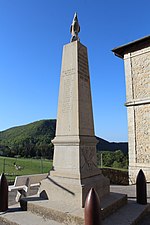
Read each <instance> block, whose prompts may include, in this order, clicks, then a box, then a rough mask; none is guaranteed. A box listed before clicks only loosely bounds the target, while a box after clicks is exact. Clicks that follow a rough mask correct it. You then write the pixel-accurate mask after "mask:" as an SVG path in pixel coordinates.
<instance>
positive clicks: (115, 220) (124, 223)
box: [0, 201, 150, 225]
mask: <svg viewBox="0 0 150 225" xmlns="http://www.w3.org/2000/svg"><path fill="white" fill-rule="evenodd" d="M45 203H46V202H45ZM45 206H46V205H45ZM64 208H65V207H64ZM149 208H150V206H149V204H148V205H139V204H137V203H136V202H135V201H128V204H126V205H124V206H122V207H121V208H120V209H118V210H117V211H116V212H114V213H113V214H111V215H110V216H108V217H107V218H105V219H104V220H103V222H102V225H114V224H115V225H135V224H138V222H139V220H140V219H141V218H142V217H143V216H144V215H145V214H146V213H147V211H148V210H149ZM45 209H46V207H45ZM39 210H40V208H39ZM46 213H48V212H46V210H45V213H44V214H43V211H41V212H40V215H37V214H35V211H34V213H33V212H31V211H22V210H21V208H20V206H19V205H13V206H11V207H10V208H9V210H8V211H7V212H5V213H0V224H1V222H2V224H3V222H4V224H5V225H63V224H64V223H63V221H60V222H58V221H55V220H53V219H52V218H51V219H48V217H51V215H49V216H46ZM55 213H56V215H55V217H56V216H58V218H57V220H60V215H57V212H56V211H55ZM73 213H74V212H72V214H73ZM66 214H67V212H66ZM64 222H65V225H66V224H78V225H81V224H83V219H82V220H80V221H79V220H76V221H74V222H73V221H72V217H71V216H70V217H69V214H68V215H66V220H65V221H64ZM146 224H147V223H146Z"/></svg>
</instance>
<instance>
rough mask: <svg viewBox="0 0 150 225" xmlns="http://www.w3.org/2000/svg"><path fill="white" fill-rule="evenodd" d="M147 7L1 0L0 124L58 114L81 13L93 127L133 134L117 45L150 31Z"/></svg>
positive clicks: (110, 135)
mask: <svg viewBox="0 0 150 225" xmlns="http://www.w3.org/2000/svg"><path fill="white" fill-rule="evenodd" d="M149 9H150V1H149V0H142V1H141V0H136V1H132V0H126V1H120V0H113V1H112V0H55V1H54V0H0V131H2V130H5V129H7V128H10V127H13V126H18V125H23V124H27V123H30V122H33V121H36V120H41V119H47V118H56V117H57V102H58V91H59V80H60V69H61V57H62V48H63V45H64V44H67V43H69V41H70V37H71V36H70V25H71V22H72V19H73V15H74V12H77V13H78V19H79V23H80V27H81V32H80V34H79V36H80V41H81V43H82V44H84V45H86V46H87V48H88V56H89V66H90V76H91V89H92V100H93V112H94V123H95V134H96V135H97V136H100V137H102V138H104V139H106V140H108V141H127V139H128V137H127V111H126V108H125V106H124V103H125V101H126V97H125V74H124V64H123V60H121V59H119V58H117V57H116V56H114V55H113V53H112V52H111V49H113V48H114V47H117V46H120V45H123V44H126V43H128V42H131V41H133V40H136V39H139V38H142V37H143V36H146V35H149V21H150V13H149Z"/></svg>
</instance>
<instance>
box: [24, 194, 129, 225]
mask: <svg viewBox="0 0 150 225" xmlns="http://www.w3.org/2000/svg"><path fill="white" fill-rule="evenodd" d="M100 202H101V210H102V219H105V218H108V216H109V215H111V214H112V213H114V212H115V211H116V210H117V209H119V208H120V207H122V206H124V205H126V203H127V196H126V195H123V194H117V193H109V195H107V196H105V197H103V198H102V199H100ZM21 207H22V209H23V210H28V211H31V212H33V213H34V214H37V215H40V216H42V217H43V218H47V219H51V220H54V221H57V222H59V223H63V224H66V225H79V224H80V225H84V209H83V208H77V207H76V206H74V205H69V204H64V203H63V202H62V201H59V202H58V201H50V200H42V199H40V198H39V200H38V199H37V198H35V197H29V198H26V199H22V201H21ZM111 224H112V223H111Z"/></svg>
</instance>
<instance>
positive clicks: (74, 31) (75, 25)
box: [70, 13, 80, 42]
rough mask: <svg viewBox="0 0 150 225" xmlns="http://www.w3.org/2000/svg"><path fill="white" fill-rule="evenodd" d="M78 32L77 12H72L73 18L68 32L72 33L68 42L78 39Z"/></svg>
mask: <svg viewBox="0 0 150 225" xmlns="http://www.w3.org/2000/svg"><path fill="white" fill-rule="evenodd" d="M79 32H80V25H79V22H78V17H77V13H75V14H74V18H73V21H72V24H71V27H70V33H71V34H72V37H71V40H70V42H73V41H80V39H79V37H78V33H79Z"/></svg>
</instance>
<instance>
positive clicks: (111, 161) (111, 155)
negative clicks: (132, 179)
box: [97, 150, 128, 169]
mask: <svg viewBox="0 0 150 225" xmlns="http://www.w3.org/2000/svg"><path fill="white" fill-rule="evenodd" d="M97 163H98V165H99V166H101V163H102V166H103V167H113V168H124V169H127V168H128V156H127V155H126V154H124V153H123V152H122V151H121V150H117V151H115V152H110V151H104V152H98V153H97Z"/></svg>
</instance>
